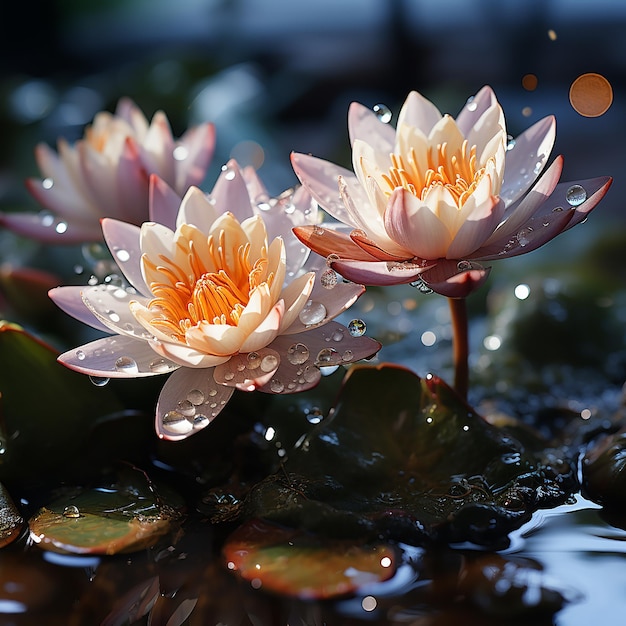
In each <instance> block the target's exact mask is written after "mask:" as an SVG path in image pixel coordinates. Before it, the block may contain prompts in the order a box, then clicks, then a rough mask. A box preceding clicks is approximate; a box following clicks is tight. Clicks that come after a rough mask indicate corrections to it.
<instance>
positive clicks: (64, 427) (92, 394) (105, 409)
mask: <svg viewBox="0 0 626 626" xmlns="http://www.w3.org/2000/svg"><path fill="white" fill-rule="evenodd" d="M57 355H58V352H57V351H56V350H54V349H53V348H52V347H50V346H49V345H47V344H45V343H44V342H43V341H41V340H39V339H37V338H35V337H33V336H32V335H30V334H29V333H28V332H26V331H25V330H24V329H22V328H20V327H19V326H16V325H15V324H9V323H7V322H1V321H0V363H2V367H0V449H1V453H0V480H2V481H3V482H4V483H5V484H7V485H9V486H11V485H12V484H14V483H19V484H22V483H24V482H29V481H32V480H37V481H38V482H39V481H40V476H41V474H42V472H45V473H48V472H49V471H50V470H51V469H53V468H61V467H63V466H66V465H67V462H68V459H69V458H71V455H72V454H74V453H75V452H76V451H77V450H80V446H81V444H82V443H83V441H84V440H85V438H86V436H87V433H88V431H89V428H90V427H91V426H92V425H93V423H94V422H95V420H96V419H97V418H98V417H101V416H103V415H106V414H110V413H113V412H115V411H119V410H120V409H121V406H120V405H119V403H118V401H117V399H116V398H115V397H114V395H113V394H112V392H111V391H110V390H109V389H107V388H97V387H95V386H94V385H93V384H92V383H91V382H90V381H89V378H88V377H87V376H84V375H82V374H78V373H77V372H73V371H71V370H69V369H67V368H66V367H63V366H62V365H60V364H59V363H58V362H57V360H56V358H57ZM25 459H28V462H27V463H25V462H24V461H25Z"/></svg>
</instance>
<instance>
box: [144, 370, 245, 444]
mask: <svg viewBox="0 0 626 626" xmlns="http://www.w3.org/2000/svg"><path fill="white" fill-rule="evenodd" d="M233 391H234V390H233V388H232V387H225V386H224V385H220V384H218V383H216V382H215V380H214V378H213V369H212V368H208V369H199V370H189V369H185V368H181V369H179V370H178V371H177V372H174V373H173V374H172V375H171V376H170V377H169V378H168V379H167V381H166V383H165V385H163V389H162V390H161V393H160V395H159V400H158V402H157V407H156V416H155V430H156V433H157V435H158V436H159V437H160V438H162V439H168V440H170V441H181V440H182V439H186V438H187V437H189V436H190V435H193V434H194V433H197V432H198V431H200V430H202V429H203V428H205V427H206V426H208V425H209V424H210V423H211V422H212V421H213V420H214V419H215V418H216V417H217V416H218V415H219V413H220V412H221V411H222V410H223V409H224V407H225V406H226V404H227V403H228V401H229V400H230V397H231V396H232V395H233Z"/></svg>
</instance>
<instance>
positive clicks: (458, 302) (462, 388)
mask: <svg viewBox="0 0 626 626" xmlns="http://www.w3.org/2000/svg"><path fill="white" fill-rule="evenodd" d="M448 303H449V305H450V316H451V319H452V350H453V356H454V389H455V390H456V392H457V393H458V394H459V396H461V398H463V399H464V400H467V390H468V387H469V366H468V357H469V332H468V325H467V303H466V302H465V298H448Z"/></svg>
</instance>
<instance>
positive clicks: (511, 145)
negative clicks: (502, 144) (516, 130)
mask: <svg viewBox="0 0 626 626" xmlns="http://www.w3.org/2000/svg"><path fill="white" fill-rule="evenodd" d="M515 144H516V141H515V138H514V137H513V136H512V135H507V137H506V149H507V150H513V148H515Z"/></svg>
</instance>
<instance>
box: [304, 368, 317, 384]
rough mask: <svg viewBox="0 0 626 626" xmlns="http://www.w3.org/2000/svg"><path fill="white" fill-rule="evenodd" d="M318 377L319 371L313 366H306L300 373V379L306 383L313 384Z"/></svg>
mask: <svg viewBox="0 0 626 626" xmlns="http://www.w3.org/2000/svg"><path fill="white" fill-rule="evenodd" d="M318 376H319V370H318V369H317V367H315V365H307V366H306V367H305V368H304V372H302V378H303V379H304V380H305V382H307V383H314V382H315V381H316V380H317V378H318Z"/></svg>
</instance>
